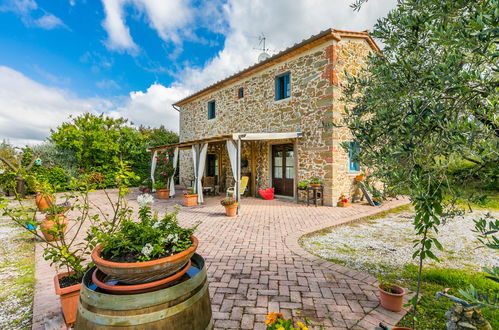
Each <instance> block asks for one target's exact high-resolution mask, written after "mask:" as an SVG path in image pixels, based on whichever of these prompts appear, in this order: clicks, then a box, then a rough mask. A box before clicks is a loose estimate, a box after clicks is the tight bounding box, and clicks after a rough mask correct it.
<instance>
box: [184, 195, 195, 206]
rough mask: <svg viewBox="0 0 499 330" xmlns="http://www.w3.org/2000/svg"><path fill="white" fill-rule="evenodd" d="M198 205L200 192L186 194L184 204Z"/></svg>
mask: <svg viewBox="0 0 499 330" xmlns="http://www.w3.org/2000/svg"><path fill="white" fill-rule="evenodd" d="M196 205H198V194H189V195H184V206H196Z"/></svg>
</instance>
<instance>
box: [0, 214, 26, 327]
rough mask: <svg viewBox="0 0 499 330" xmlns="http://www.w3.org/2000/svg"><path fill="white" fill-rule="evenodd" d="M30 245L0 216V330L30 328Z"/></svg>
mask: <svg viewBox="0 0 499 330" xmlns="http://www.w3.org/2000/svg"><path fill="white" fill-rule="evenodd" d="M34 263H35V260H34V244H33V239H32V238H31V237H30V235H29V233H23V231H22V230H21V229H19V228H18V227H16V226H15V225H14V224H13V223H12V222H11V221H10V220H7V219H6V218H3V217H1V216H0V329H31V316H32V301H33V293H34V291H33V285H34Z"/></svg>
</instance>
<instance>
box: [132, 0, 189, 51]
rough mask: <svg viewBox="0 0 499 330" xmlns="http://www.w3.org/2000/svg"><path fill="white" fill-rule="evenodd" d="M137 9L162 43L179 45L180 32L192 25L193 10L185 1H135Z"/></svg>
mask: <svg viewBox="0 0 499 330" xmlns="http://www.w3.org/2000/svg"><path fill="white" fill-rule="evenodd" d="M134 3H135V5H136V6H137V8H138V9H139V10H141V11H143V12H144V13H145V15H146V18H147V20H148V22H149V26H150V27H151V28H153V29H154V30H156V31H157V33H158V36H159V37H160V38H161V39H162V40H164V41H173V42H174V43H177V44H179V43H180V42H181V39H180V30H181V29H182V28H183V27H185V26H188V25H190V24H191V23H192V20H193V18H194V17H193V10H192V9H191V8H190V1H187V0H170V1H157V0H137V1H134Z"/></svg>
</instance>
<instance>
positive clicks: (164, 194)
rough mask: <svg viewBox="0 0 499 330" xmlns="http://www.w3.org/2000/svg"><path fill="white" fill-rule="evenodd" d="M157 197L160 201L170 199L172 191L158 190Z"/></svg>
mask: <svg viewBox="0 0 499 330" xmlns="http://www.w3.org/2000/svg"><path fill="white" fill-rule="evenodd" d="M156 197H158V199H168V198H170V189H156Z"/></svg>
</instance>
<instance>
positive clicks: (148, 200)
mask: <svg viewBox="0 0 499 330" xmlns="http://www.w3.org/2000/svg"><path fill="white" fill-rule="evenodd" d="M153 202H154V197H152V195H149V194H142V195H140V196H139V197H137V203H139V205H140V207H144V206H147V205H148V204H152V203H153Z"/></svg>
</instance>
